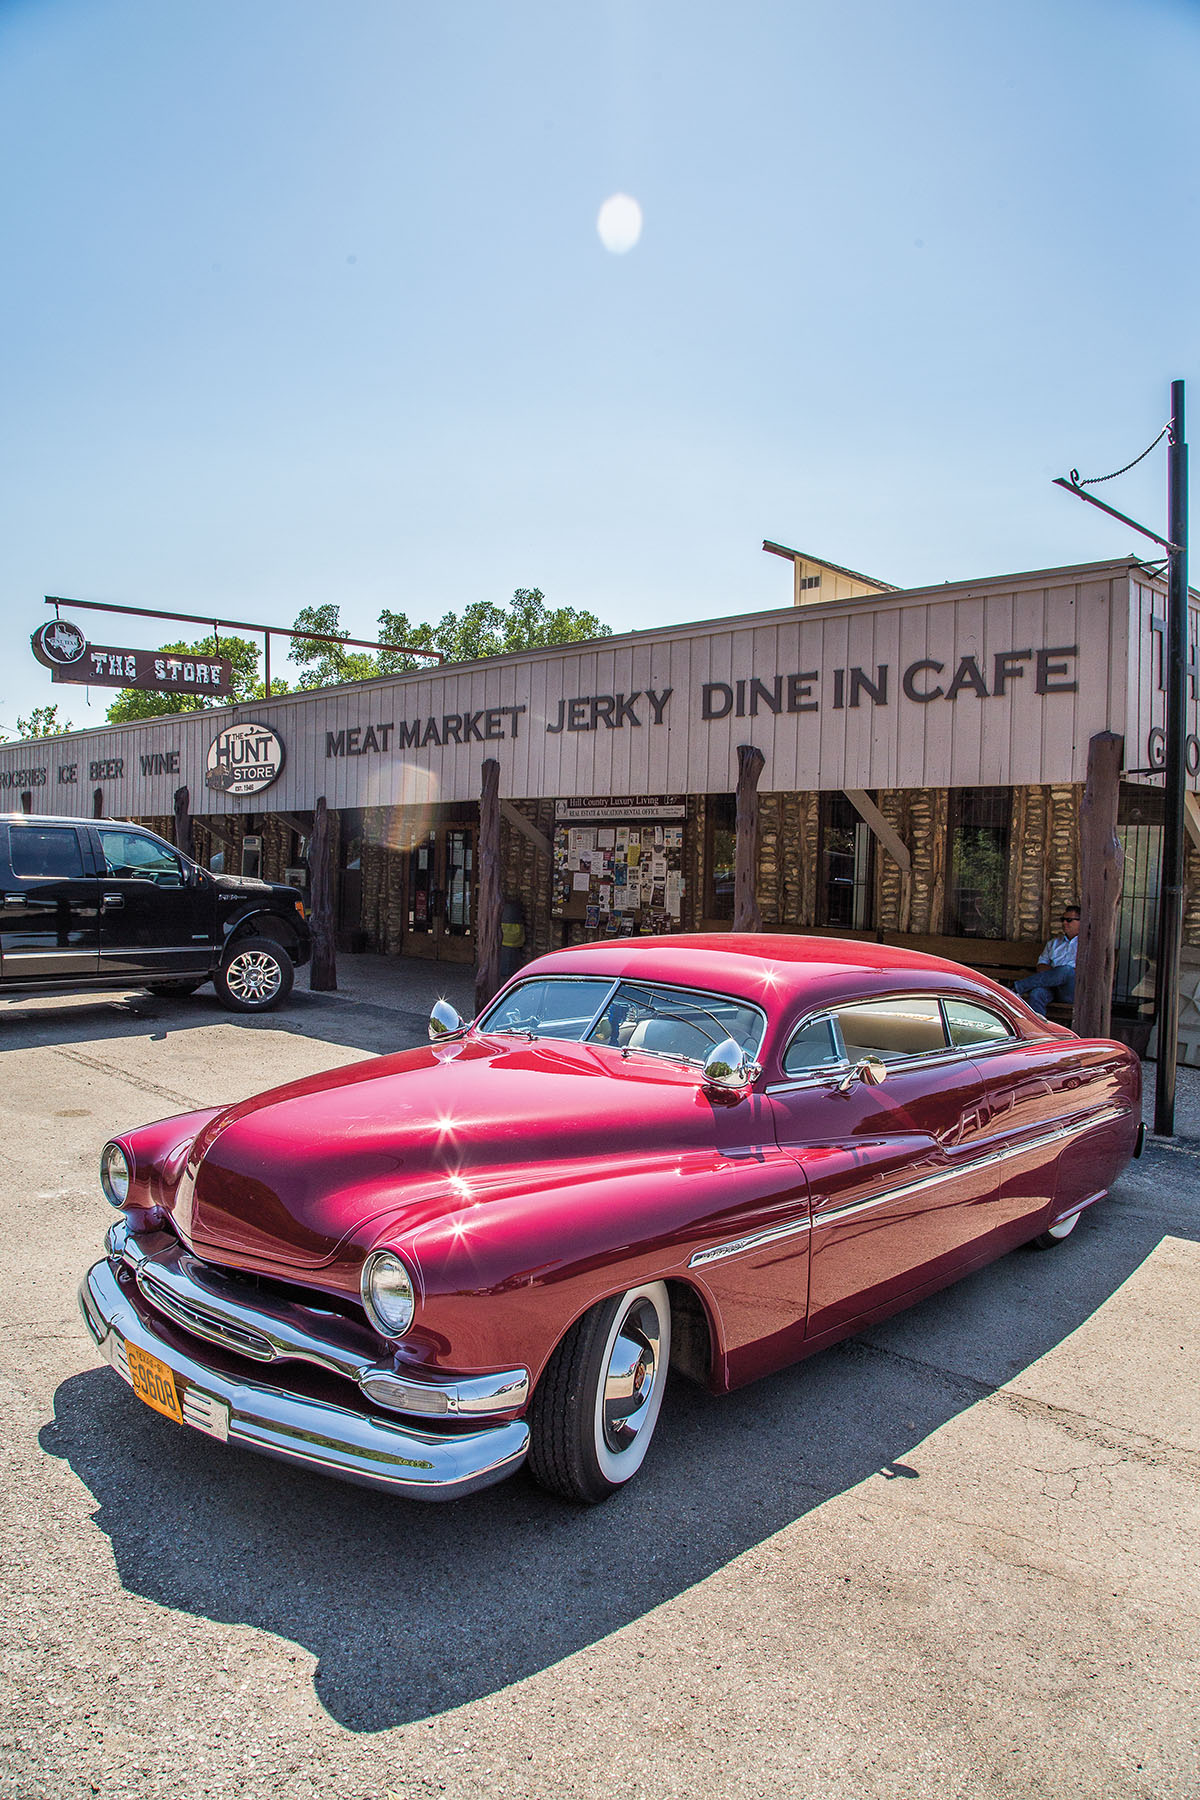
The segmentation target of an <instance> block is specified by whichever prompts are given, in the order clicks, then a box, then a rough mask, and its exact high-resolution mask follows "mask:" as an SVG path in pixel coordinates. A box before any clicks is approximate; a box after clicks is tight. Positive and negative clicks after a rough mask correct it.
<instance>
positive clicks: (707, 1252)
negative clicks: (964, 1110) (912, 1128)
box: [688, 1106, 1132, 1269]
mask: <svg viewBox="0 0 1200 1800" xmlns="http://www.w3.org/2000/svg"><path fill="white" fill-rule="evenodd" d="M1131 1111H1132V1108H1131V1107H1128V1106H1107V1107H1103V1108H1102V1109H1101V1110H1100V1111H1099V1112H1098V1113H1093V1114H1092V1116H1091V1117H1090V1118H1087V1119H1081V1120H1078V1121H1077V1122H1076V1123H1074V1124H1071V1125H1060V1126H1058V1127H1057V1128H1056V1129H1055V1130H1054V1131H1048V1132H1044V1133H1043V1134H1042V1136H1041V1137H1036V1138H1026V1139H1025V1140H1024V1142H1023V1143H1020V1144H1010V1145H1009V1146H1008V1147H1007V1148H1006V1149H1004V1150H989V1151H988V1152H987V1154H986V1155H984V1156H973V1157H972V1158H971V1160H970V1161H969V1162H962V1163H957V1164H956V1165H955V1167H954V1168H952V1169H939V1170H938V1171H937V1173H936V1174H934V1175H922V1176H920V1177H919V1179H918V1180H916V1181H906V1182H902V1183H901V1184H900V1185H899V1186H898V1187H892V1188H887V1189H886V1190H885V1191H884V1192H883V1193H880V1194H872V1195H871V1196H870V1198H869V1199H866V1200H852V1201H851V1202H850V1203H849V1204H848V1205H846V1206H837V1207H831V1208H830V1209H829V1210H828V1211H827V1212H819V1213H817V1214H815V1215H814V1216H813V1218H811V1219H803V1220H797V1221H795V1222H794V1223H793V1224H790V1225H780V1226H776V1227H774V1228H773V1229H771V1230H768V1231H760V1232H755V1233H752V1234H751V1235H750V1236H748V1237H741V1238H731V1239H730V1241H729V1242H728V1243H727V1244H711V1245H709V1246H708V1247H707V1248H706V1249H704V1250H697V1251H696V1252H695V1253H694V1254H693V1255H692V1256H690V1257H689V1258H688V1268H689V1269H698V1268H702V1267H704V1265H705V1264H707V1263H714V1262H723V1261H724V1259H725V1258H726V1257H727V1256H742V1255H743V1254H744V1253H745V1252H746V1251H748V1250H758V1249H760V1248H761V1247H762V1246H763V1245H764V1244H772V1243H775V1242H776V1241H777V1240H778V1239H780V1238H788V1237H798V1236H799V1235H800V1234H801V1233H803V1232H806V1231H816V1230H817V1229H818V1228H819V1227H821V1226H823V1225H836V1224H840V1223H841V1221H842V1220H843V1219H848V1218H851V1217H852V1216H853V1215H854V1214H856V1213H864V1212H872V1211H873V1210H874V1209H875V1208H876V1207H877V1206H886V1205H887V1204H888V1203H889V1202H890V1201H893V1200H904V1199H906V1198H907V1197H908V1195H909V1194H919V1193H923V1192H924V1191H925V1190H926V1189H928V1188H933V1187H938V1186H940V1185H941V1183H942V1182H944V1181H957V1180H958V1179H959V1178H960V1177H961V1176H963V1175H971V1174H974V1173H975V1172H976V1171H977V1170H979V1169H987V1168H991V1167H994V1166H998V1165H999V1164H1000V1163H1005V1162H1011V1161H1012V1160H1013V1159H1014V1158H1016V1157H1018V1156H1025V1155H1027V1154H1028V1153H1029V1151H1031V1150H1043V1149H1045V1148H1046V1146H1047V1145H1049V1144H1056V1143H1061V1142H1064V1141H1065V1140H1066V1139H1067V1138H1071V1137H1078V1136H1079V1135H1080V1133H1081V1132H1084V1131H1090V1130H1092V1128H1093V1127H1094V1126H1096V1125H1107V1124H1109V1123H1110V1122H1111V1121H1112V1120H1113V1119H1123V1118H1125V1117H1126V1116H1127V1115H1128V1114H1129V1113H1130V1112H1131ZM1105 1192H1107V1190H1105ZM1092 1198H1093V1199H1094V1200H1099V1199H1102V1198H1103V1194H1095V1195H1093V1196H1092ZM1091 1204H1092V1201H1091V1200H1085V1201H1083V1202H1082V1203H1081V1206H1079V1207H1072V1208H1071V1209H1070V1210H1071V1212H1078V1211H1081V1210H1082V1207H1083V1206H1090V1205H1091ZM1065 1216H1069V1215H1065Z"/></svg>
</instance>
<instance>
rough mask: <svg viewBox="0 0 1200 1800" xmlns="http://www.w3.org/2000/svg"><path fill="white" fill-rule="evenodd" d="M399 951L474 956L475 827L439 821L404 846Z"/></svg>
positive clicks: (459, 958)
mask: <svg viewBox="0 0 1200 1800" xmlns="http://www.w3.org/2000/svg"><path fill="white" fill-rule="evenodd" d="M407 861H408V866H407V870H406V885H407V916H406V920H405V924H406V930H405V934H404V951H405V954H406V955H408V956H425V957H429V958H432V959H433V960H435V961H440V962H473V961H474V960H475V827H474V826H473V825H440V826H436V827H435V828H434V829H433V830H432V831H430V832H428V833H427V834H426V835H425V836H424V837H423V838H421V839H420V840H419V841H418V842H417V843H415V844H414V845H413V847H412V849H411V850H410V851H409V852H408V859H407Z"/></svg>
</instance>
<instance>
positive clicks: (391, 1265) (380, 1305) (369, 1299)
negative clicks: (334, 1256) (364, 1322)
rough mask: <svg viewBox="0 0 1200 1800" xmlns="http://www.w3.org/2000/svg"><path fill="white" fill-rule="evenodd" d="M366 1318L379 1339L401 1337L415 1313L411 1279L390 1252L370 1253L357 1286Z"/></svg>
mask: <svg viewBox="0 0 1200 1800" xmlns="http://www.w3.org/2000/svg"><path fill="white" fill-rule="evenodd" d="M359 1286H360V1291H361V1293H362V1303H363V1305H364V1306H365V1307H366V1309H367V1317H368V1319H370V1321H371V1323H372V1325H374V1327H375V1329H376V1331H378V1332H379V1334H380V1335H381V1337H386V1338H397V1337H403V1336H404V1333H405V1332H406V1331H407V1330H408V1328H409V1326H410V1325H411V1324H412V1322H413V1314H414V1313H415V1312H416V1310H417V1300H416V1295H415V1293H414V1292H413V1282H412V1276H411V1275H410V1274H409V1272H408V1270H407V1269H406V1268H405V1266H404V1264H403V1263H402V1262H401V1260H400V1258H399V1257H398V1256H397V1255H396V1254H395V1252H394V1251H392V1250H373V1251H372V1252H371V1254H370V1256H368V1258H367V1260H366V1262H365V1263H364V1264H363V1272H362V1280H361V1282H360V1284H359Z"/></svg>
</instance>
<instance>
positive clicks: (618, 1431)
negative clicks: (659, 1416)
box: [603, 1298, 659, 1452]
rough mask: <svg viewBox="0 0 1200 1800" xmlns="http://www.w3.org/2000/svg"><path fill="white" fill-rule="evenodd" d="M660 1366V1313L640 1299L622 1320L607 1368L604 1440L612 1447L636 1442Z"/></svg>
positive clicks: (620, 1448) (605, 1373)
mask: <svg viewBox="0 0 1200 1800" xmlns="http://www.w3.org/2000/svg"><path fill="white" fill-rule="evenodd" d="M658 1368H659V1326H658V1314H657V1313H656V1312H655V1310H654V1307H653V1306H652V1305H651V1303H650V1301H649V1300H647V1299H644V1298H643V1299H638V1300H635V1301H634V1303H633V1305H632V1306H631V1307H630V1309H629V1311H628V1312H627V1313H626V1315H625V1317H624V1318H623V1319H622V1321H621V1326H620V1329H619V1331H618V1332H617V1335H616V1339H615V1341H614V1343H613V1347H612V1354H611V1355H610V1356H609V1359H608V1367H607V1369H606V1370H605V1371H604V1403H603V1421H604V1441H605V1443H606V1444H607V1445H608V1448H609V1449H610V1450H612V1451H614V1452H620V1451H622V1450H628V1449H629V1448H630V1447H631V1446H632V1445H633V1444H635V1443H636V1442H637V1438H638V1434H639V1432H640V1431H641V1429H642V1426H643V1425H644V1424H645V1422H646V1414H647V1412H648V1411H649V1409H650V1405H651V1402H652V1400H653V1398H654V1391H655V1384H656V1382H657V1379H658Z"/></svg>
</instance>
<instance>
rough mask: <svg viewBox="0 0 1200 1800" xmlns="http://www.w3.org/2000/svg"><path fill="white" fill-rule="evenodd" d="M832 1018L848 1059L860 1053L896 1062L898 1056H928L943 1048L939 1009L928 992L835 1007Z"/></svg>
mask: <svg viewBox="0 0 1200 1800" xmlns="http://www.w3.org/2000/svg"><path fill="white" fill-rule="evenodd" d="M836 1018H837V1022H838V1025H839V1027H840V1029H841V1033H842V1040H843V1042H844V1043H845V1046H846V1054H847V1056H848V1057H849V1058H850V1060H851V1061H852V1062H854V1061H857V1060H858V1058H859V1057H863V1056H878V1057H879V1058H880V1059H881V1060H882V1061H883V1062H896V1061H898V1060H899V1059H900V1058H902V1057H906V1056H929V1055H930V1054H931V1053H932V1052H934V1051H937V1050H944V1049H945V1048H946V1032H945V1028H944V1027H943V1025H942V1009H941V1007H940V1006H939V1005H938V1003H937V1001H936V1000H935V999H934V998H933V996H932V994H906V995H905V996H904V998H903V999H901V1000H864V1001H859V1002H856V1003H855V1005H853V1006H840V1007H838V1008H837V1009H836Z"/></svg>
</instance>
